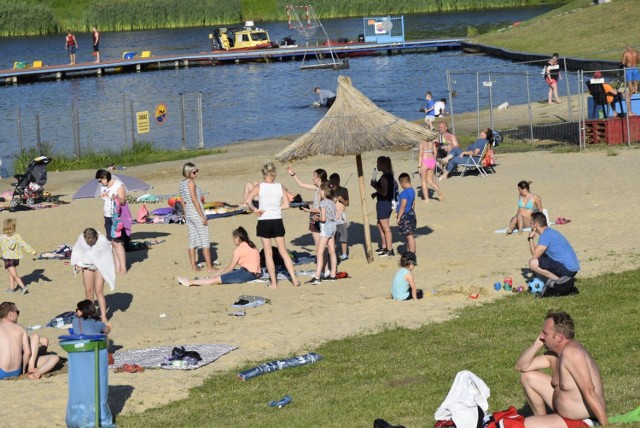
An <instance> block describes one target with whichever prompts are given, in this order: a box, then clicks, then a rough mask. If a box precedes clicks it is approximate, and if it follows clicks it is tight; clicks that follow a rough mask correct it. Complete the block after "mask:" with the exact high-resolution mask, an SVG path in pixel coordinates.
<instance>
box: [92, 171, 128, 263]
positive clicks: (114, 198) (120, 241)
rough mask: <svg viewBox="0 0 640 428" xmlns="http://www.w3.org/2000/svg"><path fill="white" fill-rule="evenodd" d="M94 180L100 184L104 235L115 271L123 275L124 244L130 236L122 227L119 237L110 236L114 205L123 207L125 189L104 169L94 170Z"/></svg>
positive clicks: (125, 195) (125, 194)
mask: <svg viewBox="0 0 640 428" xmlns="http://www.w3.org/2000/svg"><path fill="white" fill-rule="evenodd" d="M96 180H98V181H99V182H100V184H101V185H102V189H101V191H100V196H101V197H102V199H103V200H104V208H103V210H104V229H105V237H106V238H107V239H108V240H109V241H110V242H111V248H112V249H113V261H114V262H115V265H116V273H117V274H118V275H125V274H126V273H127V258H126V254H125V251H124V246H125V243H126V242H128V241H130V240H131V238H130V237H129V235H127V231H126V230H125V229H122V231H121V235H120V238H113V237H112V236H111V228H112V226H113V214H114V205H115V204H116V203H117V204H119V206H121V207H124V205H125V204H126V202H127V190H126V189H125V187H124V184H122V181H120V180H118V179H117V178H116V177H114V176H112V175H111V173H110V172H109V171H107V170H106V169H99V170H98V171H96ZM126 209H129V208H126Z"/></svg>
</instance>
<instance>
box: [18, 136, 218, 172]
mask: <svg viewBox="0 0 640 428" xmlns="http://www.w3.org/2000/svg"><path fill="white" fill-rule="evenodd" d="M226 151H227V150H226V149H206V150H160V149H156V148H155V147H154V146H153V144H152V143H149V142H137V143H135V144H134V145H133V148H130V149H124V150H121V151H119V152H117V151H108V150H106V151H102V152H85V153H83V155H82V157H80V158H76V157H69V156H66V155H62V154H56V153H55V152H54V151H53V150H52V149H51V146H49V145H47V144H43V147H42V150H41V151H38V150H36V149H35V148H32V149H29V150H25V151H23V152H22V153H21V154H20V155H18V157H16V159H15V161H14V170H15V171H16V173H22V172H24V170H25V169H26V168H27V165H29V162H31V161H32V160H33V159H34V158H35V157H37V156H40V155H45V156H47V157H50V158H53V160H54V163H53V164H52V168H53V169H55V170H56V171H71V170H77V169H91V168H104V167H106V166H107V165H110V164H112V163H114V164H116V165H124V166H135V165H146V164H150V163H157V162H166V161H172V160H183V159H193V158H195V157H198V156H208V155H215V154H219V153H226Z"/></svg>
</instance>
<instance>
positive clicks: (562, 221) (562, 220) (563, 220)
mask: <svg viewBox="0 0 640 428" xmlns="http://www.w3.org/2000/svg"><path fill="white" fill-rule="evenodd" d="M567 223H571V220H570V219H568V218H564V217H558V218H557V219H556V224H567Z"/></svg>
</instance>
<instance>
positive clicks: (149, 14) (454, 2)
mask: <svg viewBox="0 0 640 428" xmlns="http://www.w3.org/2000/svg"><path fill="white" fill-rule="evenodd" d="M565 1H566V0H565ZM544 3H549V1H548V0H436V1H422V0H393V1H392V0H380V1H370V0H316V1H315V2H313V6H314V9H315V11H316V13H317V14H318V16H319V17H320V18H337V17H349V16H365V15H374V14H375V15H399V14H408V13H425V12H442V11H453V10H472V9H490V8H501V7H518V6H525V5H535V4H544ZM289 4H291V2H290V1H285V0H226V1H220V0H180V1H175V0H110V1H105V0H24V1H19V2H11V1H9V0H0V35H23V34H24V35H31V34H50V33H56V32H58V31H64V30H66V29H67V28H70V29H71V30H73V31H89V30H90V29H91V26H92V25H94V24H95V25H98V28H100V29H101V30H104V31H122V30H136V29H154V28H178V27H189V26H202V25H216V24H235V23H238V22H242V21H245V20H256V21H258V22H259V21H264V20H286V19H287V17H286V14H285V6H287V5H289ZM25 8H26V10H27V12H26V13H20V12H19V10H23V9H25ZM2 17H7V18H6V19H4V20H3V19H2ZM14 18H18V19H14ZM23 18H24V19H23Z"/></svg>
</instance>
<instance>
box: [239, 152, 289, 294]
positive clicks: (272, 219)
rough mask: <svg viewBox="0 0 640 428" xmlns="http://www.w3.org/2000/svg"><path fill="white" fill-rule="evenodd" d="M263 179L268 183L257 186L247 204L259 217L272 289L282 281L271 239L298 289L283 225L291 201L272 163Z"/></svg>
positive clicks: (259, 227)
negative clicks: (275, 261) (256, 204)
mask: <svg viewBox="0 0 640 428" xmlns="http://www.w3.org/2000/svg"><path fill="white" fill-rule="evenodd" d="M262 175H263V177H264V180H263V182H262V183H259V184H258V185H256V186H254V187H253V189H251V191H250V192H249V194H248V195H247V199H246V200H245V203H246V204H247V207H249V209H250V210H251V211H253V212H254V213H255V214H256V215H257V216H258V225H257V227H256V235H258V236H259V237H260V239H261V240H262V247H263V248H264V258H265V263H266V265H267V271H268V272H269V280H270V281H271V284H270V285H269V288H277V287H278V280H277V276H276V266H275V263H274V262H273V251H272V248H271V239H272V238H274V239H275V240H276V246H277V247H278V252H279V253H280V256H281V257H282V260H283V261H284V265H285V266H286V268H287V272H289V276H290V277H291V282H293V285H295V286H296V287H298V286H299V285H300V281H298V278H296V272H295V270H294V269H293V262H292V261H291V257H289V253H288V252H287V247H286V245H285V241H284V234H285V230H284V223H283V222H282V210H283V209H287V208H289V198H288V197H287V189H286V188H285V187H284V186H283V185H282V184H280V183H276V182H275V180H276V167H275V166H274V165H273V163H271V162H269V163H268V164H266V165H265V166H263V167H262ZM256 196H257V197H258V202H259V206H260V209H258V208H256V207H255V205H254V204H253V199H254V198H255V197H256Z"/></svg>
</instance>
